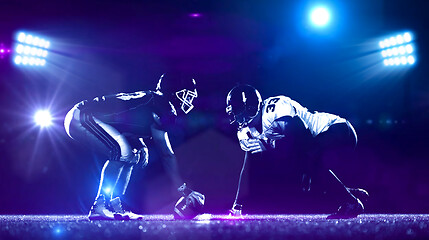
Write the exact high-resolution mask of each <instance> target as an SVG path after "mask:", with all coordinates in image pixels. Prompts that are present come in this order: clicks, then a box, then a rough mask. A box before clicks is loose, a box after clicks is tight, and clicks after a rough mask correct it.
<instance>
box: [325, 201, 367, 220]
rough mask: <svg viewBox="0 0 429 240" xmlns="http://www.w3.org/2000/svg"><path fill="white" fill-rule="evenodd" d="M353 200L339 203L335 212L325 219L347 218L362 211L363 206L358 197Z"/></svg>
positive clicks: (353, 216) (355, 215)
mask: <svg viewBox="0 0 429 240" xmlns="http://www.w3.org/2000/svg"><path fill="white" fill-rule="evenodd" d="M354 199H355V201H353V202H348V203H345V204H343V205H341V206H340V207H339V208H338V210H337V212H336V213H333V214H331V215H329V216H328V217H327V218H326V219H349V218H355V217H357V216H358V215H359V214H362V213H363V211H364V209H365V208H364V206H363V204H362V202H361V201H360V200H359V199H358V198H354Z"/></svg>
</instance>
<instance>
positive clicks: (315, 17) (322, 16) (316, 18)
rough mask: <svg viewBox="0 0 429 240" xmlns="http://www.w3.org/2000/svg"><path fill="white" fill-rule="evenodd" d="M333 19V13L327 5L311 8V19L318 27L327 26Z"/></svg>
mask: <svg viewBox="0 0 429 240" xmlns="http://www.w3.org/2000/svg"><path fill="white" fill-rule="evenodd" d="M330 19H331V14H330V12H329V10H328V9H327V8H326V7H316V8H314V9H312V10H311V13H310V20H311V22H312V23H313V25H315V26H317V27H324V26H326V25H327V24H328V23H329V21H330Z"/></svg>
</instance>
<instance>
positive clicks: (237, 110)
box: [226, 84, 369, 219]
mask: <svg viewBox="0 0 429 240" xmlns="http://www.w3.org/2000/svg"><path fill="white" fill-rule="evenodd" d="M226 105H227V107H226V112H227V114H228V115H229V117H230V122H231V124H236V125H237V127H238V128H237V137H238V140H239V143H240V147H241V149H242V150H243V151H245V152H246V153H245V158H244V163H243V168H242V170H241V173H240V179H239V183H238V190H237V194H236V198H235V201H234V204H233V207H232V209H231V210H230V212H231V213H232V214H233V215H241V213H242V205H241V204H239V203H238V202H237V201H238V197H239V191H240V184H241V175H242V174H243V171H244V169H245V166H246V161H247V159H248V158H249V156H250V154H254V153H259V152H263V151H266V150H270V149H274V148H276V141H278V140H281V139H283V140H285V141H287V140H288V138H289V139H292V138H296V136H294V134H297V133H298V134H300V135H308V137H307V138H304V139H308V141H306V144H305V145H306V146H305V147H304V146H302V148H300V149H294V151H310V152H312V153H313V154H308V155H307V156H308V157H307V158H308V159H306V160H305V161H308V162H309V163H316V162H317V161H321V159H318V157H320V156H322V152H323V151H325V150H326V148H327V146H326V144H324V142H325V140H327V139H329V138H331V139H336V140H338V139H340V140H341V141H347V140H349V141H350V142H351V144H353V145H356V144H357V134H356V131H355V129H354V128H353V126H352V125H351V123H350V122H349V121H347V120H346V119H344V118H341V117H339V116H337V115H334V114H330V113H323V112H314V113H313V112H310V111H309V110H308V109H307V108H305V107H303V106H301V104H299V103H298V102H296V101H294V100H292V99H290V98H289V97H286V96H283V95H280V96H275V97H270V98H267V99H265V100H264V101H262V97H261V95H260V93H259V91H258V90H257V89H255V88H254V87H252V86H250V85H244V84H243V85H238V86H236V87H234V88H233V89H232V90H231V91H230V92H229V93H228V96H227V99H226ZM300 137H301V136H300ZM302 137H304V136H302ZM309 149H310V150H309ZM306 165H312V164H306ZM313 165H314V164H313ZM314 171H315V169H314V167H313V168H312V167H311V166H309V168H308V169H306V173H305V174H304V175H303V182H304V187H303V190H307V191H309V190H310V183H311V177H312V174H314ZM325 172H326V173H327V174H325V175H327V176H328V178H330V179H329V180H328V181H330V182H332V183H333V184H334V185H335V186H336V187H337V188H338V189H339V190H340V191H339V192H340V195H341V196H339V197H340V198H341V199H342V200H341V203H340V206H339V208H338V210H337V212H335V213H334V214H331V215H329V216H328V218H331V219H336V218H353V217H356V216H357V215H359V214H361V213H362V212H363V211H364V205H363V203H362V201H364V200H366V199H367V198H368V196H369V195H368V192H367V191H365V190H363V189H360V188H348V187H346V186H345V185H344V184H343V183H342V182H341V181H340V179H339V178H338V177H337V176H336V175H335V173H334V172H333V171H332V169H326V171H325Z"/></svg>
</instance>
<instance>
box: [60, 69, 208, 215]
mask: <svg viewBox="0 0 429 240" xmlns="http://www.w3.org/2000/svg"><path fill="white" fill-rule="evenodd" d="M176 85H178V86H179V88H176V87H174V86H176ZM197 97H198V93H197V90H196V82H195V80H194V79H192V78H189V79H188V78H185V79H184V78H181V77H179V76H177V75H169V74H163V75H162V76H161V78H160V79H159V81H158V84H157V87H156V90H155V91H151V90H148V91H137V92H133V93H118V94H113V95H105V96H99V97H96V98H94V99H92V100H84V101H81V102H79V103H78V104H76V105H75V106H74V107H73V108H72V109H71V110H70V111H69V112H68V113H67V115H66V117H65V121H64V126H65V130H66V132H67V134H68V135H69V136H70V137H71V138H73V139H75V140H77V141H78V142H81V143H82V144H84V145H86V146H87V147H89V148H91V149H92V150H95V151H98V152H99V153H101V154H104V155H105V156H106V157H107V159H108V160H107V161H106V162H105V164H104V166H103V168H102V171H101V177H100V183H99V188H98V192H97V195H96V198H95V202H94V204H93V206H92V207H91V210H90V212H89V215H88V218H89V219H90V220H102V219H108V220H112V219H118V220H136V219H141V218H142V216H141V215H138V214H134V213H132V212H129V211H125V210H124V209H123V207H122V204H121V196H123V195H124V194H125V191H126V189H127V185H128V182H129V180H130V177H131V173H132V171H133V168H134V166H135V165H137V164H139V163H140V164H141V165H142V166H143V167H145V166H146V165H147V164H148V159H149V156H148V148H147V146H146V144H145V142H144V139H145V138H149V137H151V138H152V139H153V143H154V145H155V147H156V148H157V150H158V151H159V153H160V156H161V158H162V161H163V164H164V167H165V169H166V171H167V172H168V175H169V176H170V177H171V180H172V182H173V184H174V185H176V186H177V187H179V186H180V188H179V189H178V190H179V192H180V193H182V195H183V194H184V192H186V193H187V195H186V196H185V197H187V198H191V199H192V200H193V201H192V202H191V203H190V204H188V205H186V207H187V209H191V210H193V211H191V212H190V211H187V212H185V213H183V212H182V211H183V210H182V209H179V210H176V209H174V213H175V214H177V212H179V214H180V216H179V218H193V217H195V216H196V215H197V214H198V213H199V212H198V209H201V207H202V206H203V205H204V195H202V194H200V193H198V194H196V193H197V192H194V191H192V190H190V189H189V188H188V187H187V186H186V184H182V183H183V180H182V179H181V177H180V174H179V170H178V165H177V161H176V157H175V155H174V151H173V149H172V147H171V145H170V140H169V136H168V133H167V128H169V127H171V126H172V125H173V124H174V121H175V118H176V117H177V115H178V114H181V113H182V114H188V113H189V112H190V111H191V110H192V109H193V108H194V105H193V104H192V102H193V100H194V99H195V98H197ZM185 190H186V191H185ZM191 193H193V194H191ZM189 195H191V196H189ZM182 201H183V200H180V199H179V201H178V203H179V202H182Z"/></svg>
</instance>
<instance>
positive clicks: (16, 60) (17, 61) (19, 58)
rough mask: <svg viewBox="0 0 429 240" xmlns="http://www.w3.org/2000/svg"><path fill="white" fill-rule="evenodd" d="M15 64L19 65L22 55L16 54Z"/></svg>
mask: <svg viewBox="0 0 429 240" xmlns="http://www.w3.org/2000/svg"><path fill="white" fill-rule="evenodd" d="M14 62H15V64H17V65H19V64H21V62H22V57H21V56H16V57H15V59H14Z"/></svg>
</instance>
